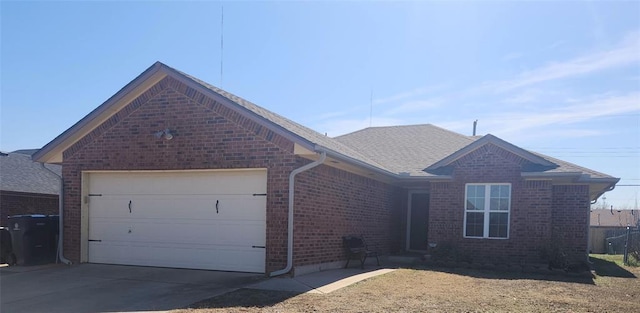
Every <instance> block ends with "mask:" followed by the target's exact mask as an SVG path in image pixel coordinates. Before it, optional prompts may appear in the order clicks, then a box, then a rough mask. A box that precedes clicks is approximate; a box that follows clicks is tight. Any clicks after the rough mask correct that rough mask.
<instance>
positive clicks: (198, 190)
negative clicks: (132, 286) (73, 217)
mask: <svg viewBox="0 0 640 313" xmlns="http://www.w3.org/2000/svg"><path fill="white" fill-rule="evenodd" d="M88 179H89V183H88V187H89V192H88V198H89V237H88V238H89V243H88V260H89V262H92V263H107V264H126V265H143V266H161V267H176V268H194V269H211V270H224V271H241V272H256V273H264V272H265V237H266V192H267V191H266V189H267V172H266V170H234V171H201V172H193V171H181V172H108V173H107V172H101V173H90V174H88Z"/></svg>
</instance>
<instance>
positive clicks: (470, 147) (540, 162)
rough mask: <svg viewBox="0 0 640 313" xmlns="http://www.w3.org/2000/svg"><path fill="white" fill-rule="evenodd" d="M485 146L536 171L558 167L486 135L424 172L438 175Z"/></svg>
mask: <svg viewBox="0 0 640 313" xmlns="http://www.w3.org/2000/svg"><path fill="white" fill-rule="evenodd" d="M487 144H492V145H495V146H498V147H500V148H502V149H504V150H506V151H509V152H511V153H513V154H515V155H517V156H519V157H521V158H523V159H525V160H527V161H529V162H531V163H532V164H534V165H538V167H537V168H536V171H546V170H549V169H554V168H557V167H558V165H557V164H555V163H553V162H550V161H548V160H546V159H545V158H543V157H541V156H539V155H537V154H534V153H531V152H529V151H527V150H524V149H522V148H520V147H517V146H515V145H513V144H510V143H508V142H506V141H504V140H502V139H500V138H498V137H496V136H494V135H491V134H488V135H485V136H483V137H480V139H478V140H476V141H474V142H472V143H470V144H469V145H467V146H464V147H463V148H461V149H460V150H458V151H456V152H454V153H452V154H450V155H448V156H447V157H445V158H443V159H442V160H439V161H438V162H436V163H433V164H431V165H429V166H428V167H427V168H425V169H424V171H425V172H428V173H439V172H440V171H441V170H443V169H445V168H446V167H448V166H450V165H451V164H452V163H453V162H455V161H457V160H458V159H460V158H462V157H464V156H466V155H467V154H469V153H471V152H473V151H475V150H477V149H479V148H480V147H482V146H484V145H487Z"/></svg>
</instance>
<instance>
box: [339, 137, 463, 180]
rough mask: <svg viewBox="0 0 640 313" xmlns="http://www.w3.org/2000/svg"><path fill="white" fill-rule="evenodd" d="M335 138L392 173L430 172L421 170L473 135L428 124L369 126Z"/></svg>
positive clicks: (459, 146)
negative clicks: (465, 134) (382, 165)
mask: <svg viewBox="0 0 640 313" xmlns="http://www.w3.org/2000/svg"><path fill="white" fill-rule="evenodd" d="M335 140H337V141H339V142H341V143H343V144H345V145H348V146H351V147H353V148H354V149H357V150H358V151H360V152H361V153H363V154H366V155H367V157H369V158H371V159H374V160H376V161H377V162H378V163H381V164H384V166H385V167H387V168H388V169H389V170H390V171H391V172H394V173H396V174H400V173H408V174H409V175H411V176H434V175H433V174H429V173H426V172H424V171H423V169H424V168H425V167H426V166H429V165H431V164H434V163H436V162H438V161H440V160H442V159H443V158H445V157H447V156H449V155H451V154H452V153H454V152H456V151H457V150H459V149H461V148H463V147H465V146H467V145H469V144H471V143H473V142H474V141H475V139H474V138H473V137H471V136H464V135H461V134H458V133H456V132H452V131H449V130H446V129H443V128H440V127H437V126H434V125H431V124H424V125H408V126H388V127H369V128H365V129H363V130H359V131H356V132H353V133H350V134H346V135H342V136H338V137H335Z"/></svg>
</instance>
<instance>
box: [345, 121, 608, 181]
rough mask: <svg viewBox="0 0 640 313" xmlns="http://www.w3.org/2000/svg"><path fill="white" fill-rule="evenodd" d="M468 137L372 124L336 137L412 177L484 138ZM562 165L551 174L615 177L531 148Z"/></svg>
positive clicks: (423, 127)
mask: <svg viewBox="0 0 640 313" xmlns="http://www.w3.org/2000/svg"><path fill="white" fill-rule="evenodd" d="M480 138H482V137H480V136H465V135H462V134H459V133H456V132H452V131H449V130H446V129H443V128H440V127H437V126H434V125H431V124H424V125H408V126H389V127H369V128H365V129H363V130H359V131H356V132H353V133H350V134H346V135H342V136H339V137H336V138H335V139H336V140H338V141H340V142H342V143H343V144H345V145H348V146H351V147H353V148H354V149H357V150H358V151H360V152H361V153H363V154H365V155H367V156H368V157H369V158H372V159H374V160H376V161H377V162H378V163H380V164H383V165H384V166H386V167H387V168H389V169H390V171H392V172H395V173H401V172H408V173H410V175H411V176H433V175H432V174H428V173H426V172H424V171H423V169H424V168H426V167H429V166H430V165H432V164H434V163H436V162H438V161H440V160H442V159H443V158H445V157H447V156H449V155H451V154H453V153H454V152H456V151H458V150H460V149H462V148H464V147H465V146H467V145H469V144H471V143H473V142H474V141H476V140H478V139H480ZM529 152H531V153H533V154H535V155H537V156H540V157H542V158H544V159H546V160H547V161H550V162H553V163H555V164H557V165H558V167H557V168H555V169H551V170H548V171H546V172H549V173H569V172H581V173H583V174H588V175H590V176H591V177H592V178H612V177H611V176H609V175H606V174H603V173H600V172H597V171H594V170H591V169H588V168H585V167H582V166H578V165H575V164H573V163H570V162H567V161H563V160H559V159H556V158H553V157H550V156H547V155H544V154H541V153H537V152H532V151H529Z"/></svg>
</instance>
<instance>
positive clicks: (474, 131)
mask: <svg viewBox="0 0 640 313" xmlns="http://www.w3.org/2000/svg"><path fill="white" fill-rule="evenodd" d="M477 126H478V120H475V121H473V135H474V136H475V135H476V127H477Z"/></svg>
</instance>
